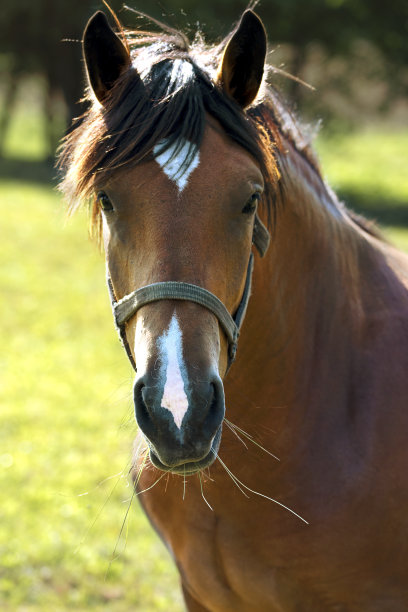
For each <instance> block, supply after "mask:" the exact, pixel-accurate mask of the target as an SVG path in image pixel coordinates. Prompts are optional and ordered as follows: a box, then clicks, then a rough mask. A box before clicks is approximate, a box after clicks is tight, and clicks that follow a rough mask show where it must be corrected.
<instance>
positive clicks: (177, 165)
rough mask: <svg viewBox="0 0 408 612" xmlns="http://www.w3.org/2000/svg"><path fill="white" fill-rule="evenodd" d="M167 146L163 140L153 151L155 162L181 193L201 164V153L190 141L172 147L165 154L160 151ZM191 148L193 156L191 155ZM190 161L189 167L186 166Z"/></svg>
mask: <svg viewBox="0 0 408 612" xmlns="http://www.w3.org/2000/svg"><path fill="white" fill-rule="evenodd" d="M165 146H166V140H161V141H160V142H158V143H157V145H156V146H155V147H154V149H153V154H154V156H155V160H156V161H157V163H158V164H159V165H160V166H161V168H162V169H163V172H164V173H165V174H166V175H167V176H168V177H169V179H170V180H172V181H174V182H175V183H176V185H177V187H178V190H179V192H180V193H181V192H182V191H183V189H184V188H185V187H186V186H187V183H188V179H189V176H190V174H191V173H192V172H193V171H194V170H195V169H196V168H197V166H198V164H199V163H200V152H199V150H198V149H197V147H196V146H195V145H192V144H191V142H188V140H183V141H182V142H177V143H175V144H173V145H171V146H170V147H169V148H168V149H166V150H165V151H164V152H163V153H160V150H161V149H162V148H163V147H165ZM191 147H193V154H192V155H191ZM188 159H189V162H188V165H185V164H186V162H187V160H188Z"/></svg>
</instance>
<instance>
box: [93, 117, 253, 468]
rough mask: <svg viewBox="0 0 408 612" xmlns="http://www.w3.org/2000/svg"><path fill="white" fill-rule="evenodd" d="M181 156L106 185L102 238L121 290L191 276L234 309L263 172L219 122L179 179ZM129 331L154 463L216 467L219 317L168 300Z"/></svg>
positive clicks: (221, 346) (221, 360)
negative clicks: (223, 130)
mask: <svg viewBox="0 0 408 612" xmlns="http://www.w3.org/2000/svg"><path fill="white" fill-rule="evenodd" d="M178 161H180V160H178ZM176 162H177V160H175V162H174V164H173V165H172V167H171V168H170V167H166V166H164V167H162V165H161V164H163V160H162V158H160V157H159V158H156V159H155V160H154V161H149V162H146V163H143V164H140V165H138V166H136V167H135V168H133V169H131V170H127V171H122V173H121V174H120V175H118V176H117V177H115V179H114V180H112V181H111V182H110V183H109V184H108V185H106V186H104V190H103V195H102V194H101V195H100V201H101V205H102V206H103V207H104V208H105V209H106V211H105V212H103V227H104V232H103V234H104V242H105V251H106V256H107V264H108V269H109V274H110V277H111V280H112V284H113V288H114V292H115V295H116V296H117V297H118V298H120V297H122V296H124V295H126V294H128V293H130V292H131V291H133V290H134V289H135V288H138V287H143V286H145V285H149V284H151V283H155V282H160V281H184V282H188V283H192V284H194V285H198V286H200V287H203V288H205V289H207V290H209V291H210V292H211V293H213V294H215V295H216V296H217V297H218V298H219V299H220V300H221V301H222V302H223V303H224V305H225V306H226V308H227V310H228V311H229V312H230V313H234V312H235V311H236V310H237V308H238V305H239V303H240V300H241V297H242V294H243V291H244V285H245V281H246V272H247V266H248V259H249V255H250V250H251V242H252V232H253V223H254V215H255V211H256V205H257V201H258V199H259V197H260V194H261V193H262V190H263V177H262V174H261V172H260V170H259V168H258V167H257V165H256V163H255V162H254V161H253V160H252V159H251V157H250V156H249V155H248V154H247V153H246V152H245V151H244V150H243V149H241V148H240V147H239V146H237V145H235V144H234V143H232V142H230V141H229V140H228V138H227V137H226V136H225V135H223V134H222V133H221V132H220V131H219V130H218V129H217V126H214V127H213V126H212V125H211V124H209V125H208V127H207V128H206V132H205V136H204V140H203V144H202V147H201V149H200V151H199V152H198V153H196V156H195V157H194V159H193V160H192V162H191V164H190V166H189V167H188V168H187V170H186V172H185V173H184V174H183V175H182V176H181V177H179V176H178V174H177V171H178V170H179V167H177V166H176ZM173 166H174V167H173ZM168 174H170V177H169V176H168ZM110 208H112V210H110ZM126 334H127V341H128V343H129V346H130V347H131V350H132V352H133V354H134V358H135V362H136V365H137V377H136V381H135V386H134V400H135V410H136V418H137V422H138V424H139V426H140V428H141V429H142V431H143V433H144V434H145V436H146V437H147V439H148V440H149V442H150V446H151V458H152V461H153V463H154V464H155V465H157V466H158V467H162V468H163V467H164V468H166V469H168V468H169V467H171V468H172V470H173V471H177V469H178V467H179V466H181V467H180V468H179V469H181V470H182V471H183V472H184V470H186V471H187V472H188V466H187V467H185V464H187V463H191V468H192V469H194V470H196V469H198V467H202V466H203V465H208V464H209V463H211V462H212V460H213V459H214V458H215V453H216V452H217V450H218V445H219V441H220V434H221V424H222V421H223V417H224V410H225V408H224V393H223V385H222V377H223V375H224V373H225V370H226V367H227V361H228V343H227V340H226V337H225V335H224V333H223V331H222V330H221V329H220V327H219V323H218V319H217V318H216V317H215V315H214V314H212V313H211V312H210V311H209V310H207V309H206V308H204V307H203V306H200V305H198V304H195V303H192V302H188V301H175V300H163V301H157V302H153V303H151V304H148V305H146V306H144V307H142V308H141V309H140V310H139V311H138V312H137V313H136V315H135V316H134V317H132V319H131V320H130V321H129V322H128V324H127V327H126Z"/></svg>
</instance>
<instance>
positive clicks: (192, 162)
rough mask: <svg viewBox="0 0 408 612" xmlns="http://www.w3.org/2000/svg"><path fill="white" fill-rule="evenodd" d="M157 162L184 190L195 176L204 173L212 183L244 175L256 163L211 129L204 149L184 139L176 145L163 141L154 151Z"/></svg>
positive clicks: (223, 136) (239, 148)
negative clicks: (246, 168) (230, 176)
mask: <svg viewBox="0 0 408 612" xmlns="http://www.w3.org/2000/svg"><path fill="white" fill-rule="evenodd" d="M153 154H154V158H155V161H156V162H157V163H158V164H159V166H160V167H161V169H162V170H163V172H164V173H165V175H166V176H167V177H168V178H169V179H170V180H171V181H173V182H174V183H175V185H176V186H177V188H178V191H179V193H181V192H182V191H184V189H185V188H186V187H187V185H188V183H189V180H190V179H191V177H192V175H193V173H194V172H195V171H197V170H198V169H199V170H200V174H201V175H202V174H206V175H207V176H206V178H207V180H208V181H212V180H216V176H217V175H222V177H223V179H224V180H225V179H226V178H227V175H228V174H231V175H234V174H235V175H237V176H240V175H241V174H242V172H243V171H244V169H245V166H246V165H251V164H253V161H251V159H250V157H249V155H248V154H247V153H246V152H245V151H244V150H243V149H242V148H241V147H239V146H238V145H236V144H235V143H233V142H232V141H231V140H230V139H228V138H227V137H226V136H225V135H224V134H222V132H221V133H220V132H219V131H218V130H214V129H211V128H209V129H207V130H206V132H205V135H204V139H203V142H202V145H201V147H200V148H198V147H197V146H196V145H195V144H193V143H191V142H190V141H188V140H186V139H184V138H180V139H179V140H178V141H175V142H174V143H172V144H168V143H167V142H166V140H161V141H160V142H158V143H157V144H156V146H155V147H154V149H153Z"/></svg>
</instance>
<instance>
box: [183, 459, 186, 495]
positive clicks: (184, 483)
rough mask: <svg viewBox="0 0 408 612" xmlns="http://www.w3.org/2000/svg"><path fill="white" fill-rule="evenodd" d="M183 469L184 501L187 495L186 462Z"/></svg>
mask: <svg viewBox="0 0 408 612" xmlns="http://www.w3.org/2000/svg"><path fill="white" fill-rule="evenodd" d="M183 470H184V474H183V501H184V500H185V497H186V464H184V467H183Z"/></svg>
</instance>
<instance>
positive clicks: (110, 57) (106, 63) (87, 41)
mask: <svg viewBox="0 0 408 612" xmlns="http://www.w3.org/2000/svg"><path fill="white" fill-rule="evenodd" d="M83 54H84V59H85V65H86V70H87V73H88V78H89V84H90V85H91V87H92V89H93V91H94V93H95V96H96V97H97V98H98V100H99V102H101V103H103V101H104V99H105V97H106V94H107V93H108V92H109V90H110V89H112V86H113V85H114V84H115V81H116V80H117V79H118V78H119V76H120V75H121V73H122V72H123V71H124V70H126V68H128V67H129V66H130V63H131V60H130V54H129V51H128V49H127V48H126V47H125V45H124V44H123V43H122V41H121V40H120V38H119V37H118V36H117V35H116V34H115V32H114V31H113V30H112V28H111V27H110V25H109V23H108V20H107V18H106V16H105V14H104V13H102V11H98V12H97V13H95V14H94V15H93V16H92V17H91V18H90V20H89V21H88V23H87V25H86V28H85V30H84V37H83Z"/></svg>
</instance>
